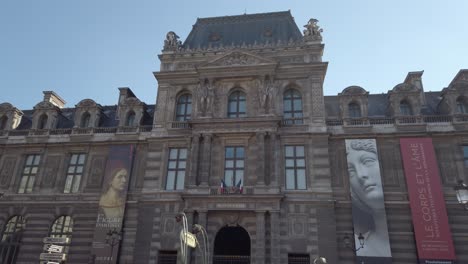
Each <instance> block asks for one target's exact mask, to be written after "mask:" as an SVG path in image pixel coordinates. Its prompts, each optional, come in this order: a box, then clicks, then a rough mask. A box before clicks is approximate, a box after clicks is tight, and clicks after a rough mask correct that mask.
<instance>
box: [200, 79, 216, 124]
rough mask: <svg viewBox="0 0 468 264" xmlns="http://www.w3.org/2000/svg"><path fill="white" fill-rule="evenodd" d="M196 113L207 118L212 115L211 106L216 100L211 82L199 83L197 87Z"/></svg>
mask: <svg viewBox="0 0 468 264" xmlns="http://www.w3.org/2000/svg"><path fill="white" fill-rule="evenodd" d="M197 97H198V112H199V114H200V116H202V117H207V116H211V115H212V113H213V104H214V100H215V98H216V95H215V86H214V84H213V80H209V79H205V80H204V81H200V84H199V85H198V87H197Z"/></svg>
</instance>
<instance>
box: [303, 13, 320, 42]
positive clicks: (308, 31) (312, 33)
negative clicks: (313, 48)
mask: <svg viewBox="0 0 468 264" xmlns="http://www.w3.org/2000/svg"><path fill="white" fill-rule="evenodd" d="M317 22H319V21H318V20H317V19H315V18H311V19H309V22H307V25H304V27H305V29H304V31H303V32H304V39H305V40H322V34H321V33H322V32H323V29H321V28H320V26H319V25H318V24H317Z"/></svg>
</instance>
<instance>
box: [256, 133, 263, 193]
mask: <svg viewBox="0 0 468 264" xmlns="http://www.w3.org/2000/svg"><path fill="white" fill-rule="evenodd" d="M256 137H257V153H258V154H257V168H256V172H255V173H256V174H257V185H265V132H259V133H257V134H256Z"/></svg>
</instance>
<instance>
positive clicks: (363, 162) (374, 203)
mask: <svg viewBox="0 0 468 264" xmlns="http://www.w3.org/2000/svg"><path fill="white" fill-rule="evenodd" d="M345 142H346V159H347V162H348V174H349V185H350V191H351V198H352V210H353V211H352V213H353V226H354V240H355V246H356V248H355V249H356V263H359V264H388V263H392V254H391V250H390V241H389V236H388V227H387V214H386V211H385V203H384V193H383V189H382V179H381V175H380V164H379V156H378V153H377V144H376V141H375V139H346V141H345ZM359 236H362V237H363V238H364V244H363V245H362V246H361V243H360V241H359Z"/></svg>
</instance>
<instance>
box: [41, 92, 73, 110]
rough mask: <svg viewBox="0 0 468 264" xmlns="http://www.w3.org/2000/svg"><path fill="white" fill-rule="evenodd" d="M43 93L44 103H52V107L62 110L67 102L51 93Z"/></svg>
mask: <svg viewBox="0 0 468 264" xmlns="http://www.w3.org/2000/svg"><path fill="white" fill-rule="evenodd" d="M43 93H44V102H49V103H52V104H53V105H55V106H57V107H58V108H63V107H64V106H65V104H66V103H67V102H65V100H63V99H62V97H60V96H58V94H56V93H54V92H53V91H43Z"/></svg>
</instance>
